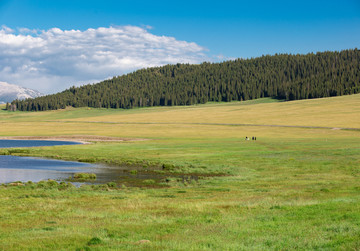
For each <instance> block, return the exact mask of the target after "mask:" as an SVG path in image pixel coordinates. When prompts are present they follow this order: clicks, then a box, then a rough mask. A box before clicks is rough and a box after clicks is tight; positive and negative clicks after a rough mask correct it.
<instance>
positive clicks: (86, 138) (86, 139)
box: [0, 135, 148, 144]
mask: <svg viewBox="0 0 360 251" xmlns="http://www.w3.org/2000/svg"><path fill="white" fill-rule="evenodd" d="M0 139H14V140H16V139H18V140H57V141H75V142H80V143H83V144H89V143H90V142H95V141H96V142H124V141H144V140H148V139H141V138H120V137H108V136H96V135H62V136H9V137H0Z"/></svg>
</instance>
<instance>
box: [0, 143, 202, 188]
mask: <svg viewBox="0 0 360 251" xmlns="http://www.w3.org/2000/svg"><path fill="white" fill-rule="evenodd" d="M75 144H80V143H77V142H71V141H49V140H0V148H10V147H39V146H57V145H75ZM79 172H84V173H95V174H96V176H97V178H96V181H93V182H86V183H92V184H104V183H107V182H111V181H114V182H116V183H117V184H124V185H126V186H143V185H144V184H145V183H144V181H145V180H149V179H151V180H154V181H155V182H156V183H159V182H161V181H163V180H164V179H166V178H167V177H169V175H168V174H159V173H157V172H154V171H153V170H147V169H143V168H140V169H139V168H138V169H137V170H133V169H132V170H129V168H128V167H121V166H116V167H112V166H107V165H101V164H89V163H82V162H75V161H62V160H53V159H41V158H33V157H18V156H12V155H1V156H0V184H1V183H10V182H15V181H22V182H27V181H33V182H39V181H41V180H48V179H53V180H57V181H65V180H66V179H68V178H69V177H70V176H72V175H74V174H75V173H79ZM171 176H172V177H177V178H181V179H184V180H187V179H197V177H195V176H194V177H193V176H184V175H171ZM73 184H75V185H80V184H82V183H76V182H73Z"/></svg>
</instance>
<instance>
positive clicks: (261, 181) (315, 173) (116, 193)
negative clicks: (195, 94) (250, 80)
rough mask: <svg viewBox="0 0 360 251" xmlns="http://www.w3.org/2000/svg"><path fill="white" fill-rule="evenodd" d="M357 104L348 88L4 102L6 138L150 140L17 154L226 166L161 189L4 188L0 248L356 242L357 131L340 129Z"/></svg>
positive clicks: (197, 168) (359, 220)
mask: <svg viewBox="0 0 360 251" xmlns="http://www.w3.org/2000/svg"><path fill="white" fill-rule="evenodd" d="M359 109H360V95H352V96H343V97H336V98H329V99H316V100H302V101H294V102H274V100H270V99H262V100H257V101H247V102H233V103H221V104H213V103H212V104H206V105H198V106H187V107H157V108H144V109H134V110H113V109H109V110H106V109H89V108H79V109H73V108H69V109H66V110H61V111H48V112H15V113H12V112H8V111H0V136H61V135H103V136H112V137H127V138H148V139H151V140H148V141H137V142H123V143H114V142H107V143H106V142H103V143H101V142H96V143H94V144H90V145H76V146H57V147H42V148H31V149H29V150H28V151H26V153H24V152H22V153H21V154H22V155H24V154H26V155H32V156H46V157H54V158H62V159H71V160H76V159H86V158H88V159H89V158H91V159H92V160H95V161H99V162H110V163H117V164H129V165H130V166H131V165H132V164H134V165H135V164H139V163H141V164H150V165H151V164H158V165H161V164H163V163H165V164H173V165H175V166H176V167H178V168H179V169H178V170H179V171H181V172H197V173H225V174H229V176H221V177H211V178H204V179H200V180H199V181H198V182H196V183H192V184H182V183H177V182H174V183H171V187H167V188H164V189H150V188H119V189H112V188H106V189H105V188H104V190H101V189H100V188H91V187H82V188H79V189H71V188H68V189H65V190H61V189H58V188H57V187H55V188H39V187H37V186H36V185H27V186H16V187H15V186H14V187H13V186H6V187H5V186H3V187H1V186H0V249H4V250H11V249H18V250H19V249H63V250H68V249H70V250H71V249H73V250H74V249H77V248H79V249H84V250H86V249H95V250H100V249H114V250H124V249H130V250H134V249H136V250H138V249H145V250H147V249H148V250H156V249H158V250H204V249H209V250H241V249H248V250H268V249H285V250H288V249H301V250H304V249H326V250H328V249H343V250H357V249H359V248H360V241H359V240H360V213H359V212H360V145H359V142H360V131H359V130H339V129H336V128H339V127H345V128H360V116H359V114H360V113H359ZM229 124H232V125H229ZM234 124H236V125H234ZM244 124H247V125H248V126H244ZM249 124H251V125H252V126H249ZM258 125H289V126H313V127H326V128H301V127H269V126H258ZM327 128H328V129H327ZM331 128H335V129H331ZM245 136H248V137H252V136H256V137H257V141H256V142H255V141H251V140H250V141H245V140H244V139H245ZM4 151H5V150H1V151H0V152H4ZM99 189H100V190H99ZM93 238H95V239H93ZM96 238H98V239H96ZM91 240H92V241H91ZM140 240H150V243H148V242H144V243H142V244H141V243H139V241H140Z"/></svg>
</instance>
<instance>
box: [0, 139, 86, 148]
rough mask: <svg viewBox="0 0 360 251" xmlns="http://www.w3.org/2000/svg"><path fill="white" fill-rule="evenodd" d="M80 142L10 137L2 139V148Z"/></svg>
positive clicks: (76, 143) (0, 144) (75, 143)
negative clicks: (12, 138)
mask: <svg viewBox="0 0 360 251" xmlns="http://www.w3.org/2000/svg"><path fill="white" fill-rule="evenodd" d="M78 144H80V143H78V142H72V141H54V140H10V139H1V140H0V148H9V147H38V146H62V145H78Z"/></svg>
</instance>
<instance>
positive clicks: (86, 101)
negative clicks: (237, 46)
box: [13, 49, 360, 111]
mask: <svg viewBox="0 0 360 251" xmlns="http://www.w3.org/2000/svg"><path fill="white" fill-rule="evenodd" d="M359 62H360V51H359V50H358V49H354V50H344V51H341V52H323V53H316V54H313V53H311V54H307V55H287V54H281V55H274V56H262V57H259V58H254V59H237V60H234V61H227V62H223V63H202V64H200V65H189V64H177V65H166V66H162V67H154V68H149V69H142V70H138V71H136V72H133V73H130V74H127V75H124V76H119V77H114V78H113V79H109V80H105V81H103V82H101V83H98V84H95V85H85V86H82V87H78V88H75V87H72V88H70V89H68V90H65V91H63V92H61V93H58V94H54V95H48V96H43V97H39V98H35V99H27V100H25V101H19V100H16V101H14V102H13V104H16V106H17V108H18V109H19V110H23V111H44V110H53V109H59V108H65V107H66V106H73V107H82V106H89V107H105V108H133V107H143V106H172V105H192V104H197V103H206V102H208V101H227V102H229V101H232V100H249V99H256V98H260V97H274V98H279V99H285V100H296V99H309V98H321V97H330V96H339V95H346V94H355V93H359V92H360V65H359Z"/></svg>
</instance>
